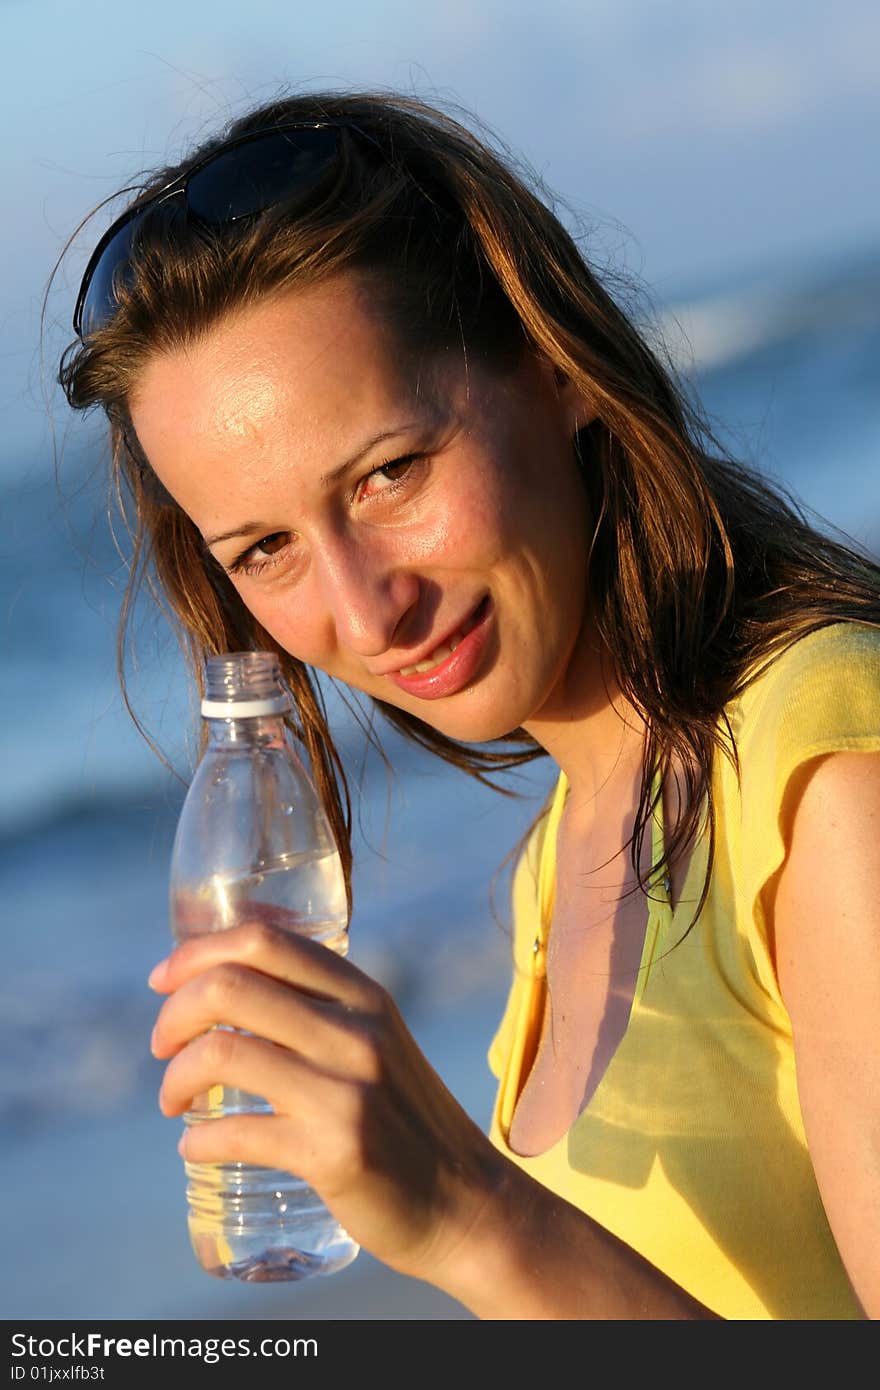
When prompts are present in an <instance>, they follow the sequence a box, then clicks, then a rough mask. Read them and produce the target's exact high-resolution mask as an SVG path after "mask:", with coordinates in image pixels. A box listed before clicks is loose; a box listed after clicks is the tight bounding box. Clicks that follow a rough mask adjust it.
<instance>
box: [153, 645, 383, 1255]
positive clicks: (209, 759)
mask: <svg viewBox="0 0 880 1390" xmlns="http://www.w3.org/2000/svg"><path fill="white" fill-rule="evenodd" d="M290 703H291V702H290V696H289V695H288V694H287V692H286V691H285V689H284V687H283V685H282V682H281V680H280V676H279V667H278V659H277V657H276V656H274V655H273V654H272V653H271V652H227V653H224V654H223V655H221V656H215V657H209V658H208V661H207V663H206V670H205V698H204V700H203V701H202V707H201V708H202V717H203V719H204V720H205V722H206V724H207V732H208V742H207V746H206V748H205V751H204V753H203V755H202V758H201V760H200V763H199V766H198V768H197V770H196V774H195V777H194V778H193V781H192V784H191V785H190V788H189V791H188V793H187V796H186V800H185V801H184V804H183V808H182V811H181V814H180V820H179V822H178V826H177V833H176V836H175V841H174V848H173V851H172V858H171V923H172V931H173V934H174V937H175V940H176V941H178V942H179V941H183V940H185V939H187V938H188V937H192V936H196V935H201V934H203V933H205V932H216V931H225V930H227V929H228V928H230V927H235V926H238V925H239V924H242V923H245V922H248V921H253V920H255V919H260V920H264V921H269V922H271V923H272V924H273V925H275V926H277V927H282V928H283V929H285V930H287V931H290V932H295V933H297V934H304V935H306V936H309V937H310V938H311V939H312V940H313V941H320V942H323V943H324V945H325V946H327V947H329V949H331V950H333V951H337V952H339V954H340V955H344V954H345V952H346V951H347V949H348V913H347V904H346V895H345V881H344V877H343V870H342V864H341V861H340V858H339V853H338V851H337V849H336V845H335V842H334V840H333V835H332V833H331V830H330V826H329V822H328V821H327V818H326V816H325V814H324V811H323V808H322V806H321V803H320V801H319V799H318V796H317V794H316V792H315V790H314V788H313V786H312V783H311V781H310V779H309V777H308V775H307V773H306V770H305V768H304V766H303V764H302V762H301V761H300V759H299V757H298V756H297V754H296V752H295V751H294V748H293V746H292V744H291V741H290V736H289V734H288V733H287V730H286V727H285V724H284V719H283V715H284V713H285V711H286V710H288V709H289V708H290ZM254 1113H256V1114H270V1113H271V1107H270V1105H269V1104H268V1103H267V1102H266V1101H265V1100H262V1099H261V1098H260V1097H258V1096H253V1095H250V1094H248V1093H247V1092H245V1091H240V1090H237V1089H233V1088H231V1087H228V1086H221V1085H217V1086H213V1087H212V1088H211V1090H210V1091H209V1092H207V1093H206V1094H205V1095H202V1096H198V1097H197V1098H196V1099H195V1101H194V1103H193V1109H192V1110H191V1111H188V1112H187V1113H186V1115H185V1116H184V1121H185V1123H186V1124H187V1125H196V1124H200V1123H202V1122H204V1121H205V1120H209V1119H213V1118H216V1117H219V1116H221V1115H231V1114H236V1115H240V1114H254ZM185 1167H186V1177H187V1200H188V1207H189V1232H190V1239H191V1241H192V1246H193V1250H194V1251H195V1254H196V1258H197V1259H198V1261H199V1263H200V1264H201V1266H202V1267H203V1268H204V1269H205V1270H207V1272H208V1273H209V1274H213V1275H215V1276H217V1277H218V1278H220V1279H244V1280H248V1281H253V1282H260V1281H269V1280H280V1279H305V1278H308V1277H309V1276H311V1275H316V1274H333V1273H335V1272H336V1271H337V1270H340V1269H343V1268H344V1267H345V1266H346V1265H348V1264H350V1263H351V1261H352V1260H353V1259H354V1258H355V1256H356V1255H357V1253H358V1249H359V1247H358V1245H357V1244H356V1242H355V1241H353V1240H352V1239H351V1237H350V1236H349V1235H348V1234H347V1232H346V1231H345V1230H343V1228H342V1227H341V1226H340V1225H339V1222H338V1221H337V1220H336V1218H335V1217H334V1216H333V1215H332V1214H331V1213H330V1211H328V1209H327V1207H326V1206H325V1205H324V1204H323V1202H322V1201H321V1200H320V1198H319V1197H318V1196H317V1194H316V1193H315V1192H314V1191H313V1190H312V1188H310V1187H308V1186H307V1185H306V1184H305V1183H304V1182H301V1181H299V1180H298V1179H297V1178H295V1177H292V1176H291V1174H290V1173H286V1172H280V1171H277V1170H275V1169H270V1168H259V1167H255V1166H253V1165H249V1164H244V1163H187V1164H186V1165H185Z"/></svg>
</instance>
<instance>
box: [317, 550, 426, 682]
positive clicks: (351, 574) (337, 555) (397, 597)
mask: <svg viewBox="0 0 880 1390" xmlns="http://www.w3.org/2000/svg"><path fill="white" fill-rule="evenodd" d="M318 570H319V573H320V586H321V590H322V597H323V600H324V603H325V605H326V608H327V610H328V611H329V613H330V616H331V618H332V620H333V623H334V626H335V629H336V639H337V641H338V642H339V645H340V646H342V647H346V648H348V649H349V650H350V651H353V652H355V653H356V654H357V655H358V656H362V657H376V656H381V655H382V654H383V652H387V651H388V650H389V648H391V647H393V646H394V645H395V644H396V643H397V642H400V641H401V640H402V638H401V635H400V634H401V632H402V629H403V627H404V625H405V623H404V620H405V619H406V616H407V614H409V613H411V612H412V611H413V610H414V608H415V606H416V605H417V603H418V597H419V578H418V575H416V574H415V573H413V571H412V570H411V569H409V568H408V567H407V566H406V565H404V564H401V563H400V562H399V560H398V559H396V558H395V557H393V556H390V555H388V554H387V553H386V550H385V547H384V546H383V545H382V544H377V543H375V542H373V543H370V542H369V541H364V540H363V539H359V540H354V539H352V538H351V537H348V538H345V539H344V540H339V541H337V542H336V543H335V544H333V545H331V546H326V547H323V548H322V553H321V555H320V557H319V560H318Z"/></svg>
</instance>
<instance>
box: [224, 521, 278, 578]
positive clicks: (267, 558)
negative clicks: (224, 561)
mask: <svg viewBox="0 0 880 1390" xmlns="http://www.w3.org/2000/svg"><path fill="white" fill-rule="evenodd" d="M290 538H291V533H290V532H289V531H273V532H272V534H271V535H270V536H264V537H263V539H262V540H260V541H257V543H256V545H251V546H248V548H247V550H245V551H243V552H242V554H241V555H238V556H236V558H235V559H234V560H233V562H232V564H231V565H227V567H226V572H227V574H259V573H260V571H261V570H264V569H269V568H270V566H271V565H273V564H276V563H277V560H278V558H280V557H281V555H283V553H284V551H285V550H286V549H287V547H288V546H289V544H290Z"/></svg>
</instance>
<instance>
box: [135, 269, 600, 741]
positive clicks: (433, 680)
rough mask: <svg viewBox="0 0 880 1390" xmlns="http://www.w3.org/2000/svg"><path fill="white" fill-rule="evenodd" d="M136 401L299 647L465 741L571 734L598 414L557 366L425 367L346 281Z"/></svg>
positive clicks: (238, 318) (186, 485) (226, 326)
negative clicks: (586, 481)
mask: <svg viewBox="0 0 880 1390" xmlns="http://www.w3.org/2000/svg"><path fill="white" fill-rule="evenodd" d="M130 404H131V413H132V419H133V423H134V427H135V430H136V431H137V435H138V438H139V440H140V443H141V445H142V447H143V449H144V451H145V453H146V455H147V457H148V459H149V461H150V463H151V465H152V466H153V468H154V469H155V471H156V473H157V474H158V476H159V478H160V479H161V481H162V483H163V484H164V486H165V487H166V489H167V490H168V491H169V492H170V493H171V495H172V496H173V497H174V498H175V499H176V500H177V502H178V503H179V504H180V506H181V507H182V508H183V510H184V511H185V512H186V513H187V514H188V516H189V517H190V518H191V519H192V521H193V522H194V523H195V525H196V526H197V527H198V529H199V531H200V532H201V534H202V536H203V537H204V539H205V543H206V546H207V547H208V549H209V550H210V552H211V554H212V555H213V556H214V557H215V558H216V559H217V561H219V563H220V564H221V565H222V566H223V568H224V569H225V570H226V572H227V573H228V574H229V576H230V579H231V581H232V583H233V584H234V586H235V588H236V589H237V591H238V593H239V594H240V596H241V599H242V601H243V602H244V604H245V605H246V606H247V608H248V609H249V610H250V611H251V613H252V614H253V615H254V617H255V618H256V619H257V620H258V621H259V622H260V623H261V624H262V626H263V627H264V628H265V629H266V630H267V631H268V632H269V633H271V634H272V636H273V638H274V639H275V641H276V642H277V643H278V644H279V646H280V647H282V648H283V649H285V650H286V651H288V652H290V653H291V654H292V655H293V656H295V657H298V658H300V660H302V661H304V662H306V663H308V664H309V665H311V666H315V667H318V668H320V669H321V670H322V671H325V672H327V674H328V675H330V676H333V677H335V678H337V679H339V680H341V681H344V682H345V683H346V684H348V685H350V686H354V687H356V688H357V689H358V690H362V691H365V692H366V693H367V694H368V695H371V696H375V697H376V698H377V699H380V700H383V701H386V702H387V703H389V704H392V705H396V706H398V707H399V708H400V709H403V710H407V711H409V712H410V713H412V714H414V715H416V716H417V717H418V718H420V719H421V720H423V721H425V722H426V723H428V724H430V725H433V726H434V727H435V728H436V729H438V730H439V731H441V732H442V733H444V734H447V735H448V736H450V737H452V738H457V739H463V740H469V741H478V742H479V741H484V740H488V739H491V738H495V737H500V736H503V735H505V734H508V733H510V732H511V731H512V730H513V729H515V728H517V727H519V726H525V727H531V726H532V725H534V726H535V729H536V736H537V737H539V738H540V732H539V731H537V730H538V725H539V724H540V721H541V719H542V718H554V719H555V718H564V717H565V706H566V702H567V701H569V700H570V699H571V698H572V696H573V694H574V693H575V692H573V690H572V672H573V670H574V669H575V667H576V663H575V662H574V661H573V658H574V656H575V654H576V652H577V649H578V644H579V639H580V638H581V636H582V629H583V625H584V621H585V595H586V569H587V559H586V557H587V552H588V547H589V531H588V520H587V509H586V497H585V492H584V488H583V484H582V482H581V480H580V476H579V473H578V469H577V466H576V463H575V456H574V448H573V436H574V432H575V430H576V428H577V427H578V426H579V425H580V424H583V423H584V422H585V421H586V419H587V418H588V412H587V411H586V409H585V407H584V405H583V403H582V402H581V401H580V400H579V399H577V398H576V397H575V394H574V392H573V389H572V388H571V386H570V385H568V384H567V383H563V384H560V383H559V381H558V380H557V378H556V374H555V373H554V371H553V369H552V368H551V367H549V366H547V364H546V363H544V362H542V361H539V360H538V359H536V358H535V357H533V356H532V355H530V354H524V355H523V358H522V361H521V363H520V364H519V365H518V366H517V367H515V368H513V369H511V370H509V371H508V372H506V373H504V374H499V373H496V372H494V371H490V370H487V369H485V368H481V367H480V366H479V365H478V364H477V363H474V362H465V360H464V358H463V356H462V354H460V353H455V354H450V356H449V360H448V361H447V360H440V361H438V360H437V359H436V357H435V358H432V359H431V360H430V361H427V362H421V363H419V362H417V361H415V360H414V358H413V355H412V354H411V353H407V352H406V351H405V350H404V349H402V348H401V346H400V345H399V343H398V342H397V341H396V340H395V337H394V335H393V334H392V332H391V331H390V330H389V329H388V328H387V327H386V326H384V325H383V323H382V322H381V317H380V315H379V313H378V312H377V310H376V309H375V308H374V307H371V301H369V300H368V298H367V296H366V294H365V292H364V291H363V289H362V287H361V285H360V284H359V282H358V281H356V280H355V279H354V278H350V277H344V278H343V277H340V278H337V279H336V280H334V281H332V282H328V283H326V284H324V285H320V286H316V287H313V288H311V289H309V290H306V291H297V292H295V293H291V294H288V295H285V296H278V297H275V298H272V299H267V300H264V301H262V302H260V303H259V304H257V305H255V306H249V307H247V308H246V309H243V310H241V311H239V312H236V313H235V314H234V315H231V316H230V317H229V318H228V319H226V320H224V321H223V322H222V323H221V324H220V325H218V326H216V327H214V328H212V329H211V330H210V331H209V332H208V333H207V334H206V335H205V336H204V337H203V338H201V339H199V341H198V342H196V343H195V344H193V345H192V346H189V347H186V348H181V349H179V350H175V351H173V352H170V353H167V354H161V355H157V356H155V357H153V358H152V359H151V360H150V361H149V363H148V365H147V367H146V369H145V370H144V372H143V374H142V376H141V378H140V381H139V384H138V387H137V390H136V392H135V394H134V396H133V399H132V401H131V403H130ZM414 668H415V669H414Z"/></svg>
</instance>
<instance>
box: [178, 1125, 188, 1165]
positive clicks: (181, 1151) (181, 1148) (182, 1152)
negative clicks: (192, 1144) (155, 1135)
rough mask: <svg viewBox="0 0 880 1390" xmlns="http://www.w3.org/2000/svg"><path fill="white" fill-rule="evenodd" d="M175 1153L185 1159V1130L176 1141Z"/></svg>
mask: <svg viewBox="0 0 880 1390" xmlns="http://www.w3.org/2000/svg"><path fill="white" fill-rule="evenodd" d="M177 1152H178V1153H179V1154H180V1157H181V1158H186V1130H184V1131H183V1133H182V1134H181V1136H180V1138H179V1139H178V1141H177Z"/></svg>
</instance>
